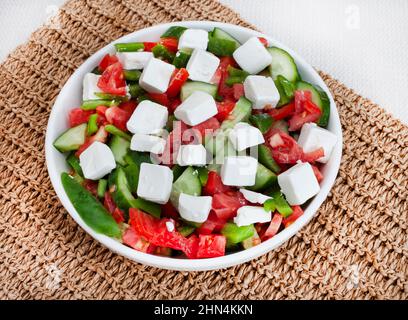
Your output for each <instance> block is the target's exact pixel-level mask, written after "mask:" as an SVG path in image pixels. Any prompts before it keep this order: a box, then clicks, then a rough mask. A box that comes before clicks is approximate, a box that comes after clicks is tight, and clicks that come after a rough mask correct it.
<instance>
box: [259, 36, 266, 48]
mask: <svg viewBox="0 0 408 320" xmlns="http://www.w3.org/2000/svg"><path fill="white" fill-rule="evenodd" d="M258 39H259V41H261V43H262V44H263V45H264V46H265V47H267V46H268V40H266V39H265V38H263V37H258Z"/></svg>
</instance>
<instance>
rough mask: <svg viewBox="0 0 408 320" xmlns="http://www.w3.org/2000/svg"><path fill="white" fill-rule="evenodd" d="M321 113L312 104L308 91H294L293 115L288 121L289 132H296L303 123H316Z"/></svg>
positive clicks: (310, 94)
mask: <svg viewBox="0 0 408 320" xmlns="http://www.w3.org/2000/svg"><path fill="white" fill-rule="evenodd" d="M321 114H322V111H321V110H320V108H319V107H318V106H316V105H315V104H314V103H313V102H312V93H311V92H310V91H302V90H297V91H295V114H294V115H293V116H292V117H291V118H290V119H289V131H297V130H300V129H301V128H302V126H303V125H304V124H305V123H308V122H317V120H319V118H320V116H321Z"/></svg>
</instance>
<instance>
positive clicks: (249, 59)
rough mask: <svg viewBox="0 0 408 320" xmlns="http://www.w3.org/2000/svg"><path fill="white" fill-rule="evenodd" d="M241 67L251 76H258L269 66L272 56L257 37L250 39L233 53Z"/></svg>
mask: <svg viewBox="0 0 408 320" xmlns="http://www.w3.org/2000/svg"><path fill="white" fill-rule="evenodd" d="M233 57H234V59H235V61H236V62H237V63H238V64H239V66H240V67H241V68H242V69H243V70H245V71H247V72H249V73H250V74H257V73H259V72H261V71H262V70H263V69H265V68H266V67H267V66H269V65H270V64H271V62H272V56H271V55H270V54H269V52H268V50H266V48H265V47H264V45H263V44H262V43H261V41H260V40H259V39H258V38H257V37H252V38H250V39H249V40H248V41H247V42H245V43H244V44H243V45H242V46H240V47H239V48H238V49H236V50H235V51H234V53H233Z"/></svg>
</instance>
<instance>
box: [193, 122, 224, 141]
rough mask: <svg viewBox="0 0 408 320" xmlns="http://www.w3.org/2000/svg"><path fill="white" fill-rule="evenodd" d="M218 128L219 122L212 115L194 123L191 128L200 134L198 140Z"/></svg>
mask: <svg viewBox="0 0 408 320" xmlns="http://www.w3.org/2000/svg"><path fill="white" fill-rule="evenodd" d="M219 128H220V122H219V121H218V120H217V119H216V118H215V117H212V118H210V119H208V120H206V121H204V122H202V123H200V124H197V125H195V126H194V127H192V129H194V130H197V133H198V134H199V135H200V137H197V138H199V140H200V141H202V138H204V137H205V136H206V135H208V134H212V133H214V132H215V131H216V130H218V129H219Z"/></svg>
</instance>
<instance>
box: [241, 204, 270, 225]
mask: <svg viewBox="0 0 408 320" xmlns="http://www.w3.org/2000/svg"><path fill="white" fill-rule="evenodd" d="M271 220H272V213H271V212H270V211H265V209H264V208H263V207H254V206H243V207H241V208H239V209H238V211H237V216H236V217H235V218H234V222H235V224H236V225H237V226H238V227H242V226H249V225H250V224H253V223H265V222H269V221H271Z"/></svg>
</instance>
